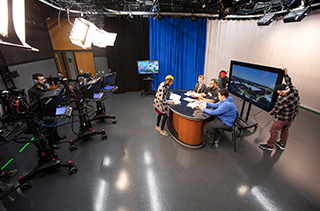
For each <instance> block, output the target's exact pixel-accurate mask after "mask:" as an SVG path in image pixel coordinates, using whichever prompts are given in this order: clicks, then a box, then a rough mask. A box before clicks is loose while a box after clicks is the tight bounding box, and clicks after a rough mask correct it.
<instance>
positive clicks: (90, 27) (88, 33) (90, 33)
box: [69, 18, 97, 48]
mask: <svg viewBox="0 0 320 211" xmlns="http://www.w3.org/2000/svg"><path fill="white" fill-rule="evenodd" d="M96 30H97V27H96V26H95V25H94V24H93V23H91V22H90V21H87V20H85V19H83V18H76V19H75V21H74V24H73V27H72V30H71V33H70V36H69V39H70V41H71V42H72V43H73V44H74V45H77V46H80V47H81V48H89V47H91V44H92V41H93V38H94V34H95V33H96Z"/></svg>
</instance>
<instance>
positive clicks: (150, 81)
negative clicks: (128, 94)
mask: <svg viewBox="0 0 320 211" xmlns="http://www.w3.org/2000/svg"><path fill="white" fill-rule="evenodd" d="M154 79H156V78H154V77H151V75H148V76H147V77H146V78H143V80H144V81H146V82H147V83H148V89H147V90H141V96H143V95H149V94H154V92H155V91H152V90H151V86H152V88H153V89H154V90H156V89H155V88H154V87H153V85H152V81H153V80H154Z"/></svg>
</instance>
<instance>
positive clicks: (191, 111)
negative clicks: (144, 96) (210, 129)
mask: <svg viewBox="0 0 320 211" xmlns="http://www.w3.org/2000/svg"><path fill="white" fill-rule="evenodd" d="M169 91H170V92H173V93H175V94H178V95H180V96H181V99H180V101H181V104H180V105H173V106H169V108H170V110H172V111H173V112H175V113H177V114H179V115H180V116H182V117H184V118H186V119H190V120H193V121H203V120H205V119H207V118H208V117H209V116H210V115H209V114H206V113H202V111H201V110H199V109H195V108H191V107H187V104H188V103H189V102H188V101H185V100H183V98H186V97H188V96H186V95H184V93H186V92H187V91H188V90H184V89H173V90H169ZM189 98H192V97H189Z"/></svg>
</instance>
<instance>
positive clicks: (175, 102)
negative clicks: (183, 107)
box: [169, 100, 181, 105]
mask: <svg viewBox="0 0 320 211" xmlns="http://www.w3.org/2000/svg"><path fill="white" fill-rule="evenodd" d="M169 102H174V104H175V105H180V104H181V101H180V100H169Z"/></svg>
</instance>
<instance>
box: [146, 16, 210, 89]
mask: <svg viewBox="0 0 320 211" xmlns="http://www.w3.org/2000/svg"><path fill="white" fill-rule="evenodd" d="M206 34H207V21H206V19H196V21H195V22H191V21H190V19H187V18H163V19H162V20H161V21H159V20H157V19H154V18H149V48H150V49H149V54H150V56H149V58H150V60H159V61H160V63H159V65H160V73H159V74H156V75H153V76H154V77H156V79H155V80H154V81H153V85H154V86H155V87H156V88H157V87H158V85H159V84H160V83H161V82H162V81H164V80H165V77H166V75H172V76H173V77H174V79H175V80H174V83H173V85H172V86H171V87H170V88H172V89H193V88H194V85H195V84H196V83H197V80H198V75H202V74H203V72H204V61H205V50H206Z"/></svg>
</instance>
